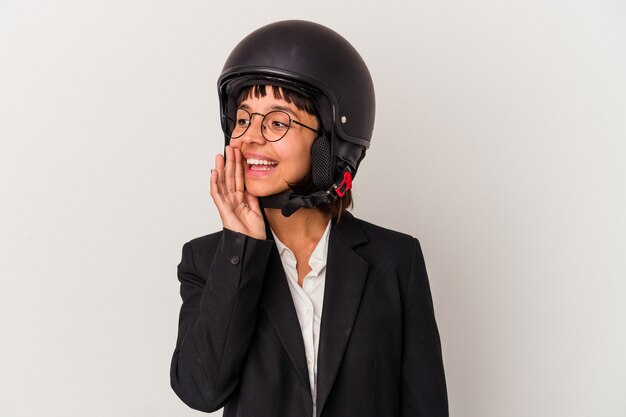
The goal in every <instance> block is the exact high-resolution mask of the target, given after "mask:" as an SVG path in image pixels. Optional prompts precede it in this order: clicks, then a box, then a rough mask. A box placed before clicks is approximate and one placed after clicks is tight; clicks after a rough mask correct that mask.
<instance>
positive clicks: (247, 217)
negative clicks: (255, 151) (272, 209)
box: [211, 145, 266, 239]
mask: <svg viewBox="0 0 626 417" xmlns="http://www.w3.org/2000/svg"><path fill="white" fill-rule="evenodd" d="M224 153H225V155H226V163H225V164H224V157H223V156H222V155H221V154H218V155H216V156H215V169H214V170H213V171H212V172H211V197H213V201H214V202H215V206H217V211H218V212H219V214H220V218H221V219H222V224H223V225H224V227H225V228H227V229H230V230H232V231H235V232H239V233H243V234H245V235H248V236H250V237H253V238H255V239H265V238H266V235H265V222H264V221H263V214H262V213H261V208H260V207H259V200H258V199H257V197H256V196H253V195H251V194H249V193H248V192H247V191H244V173H243V170H244V167H243V158H242V156H241V150H240V149H239V148H233V147H232V146H230V145H229V146H226V149H225V152H224Z"/></svg>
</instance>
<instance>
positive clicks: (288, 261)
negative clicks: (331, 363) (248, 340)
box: [272, 221, 331, 415]
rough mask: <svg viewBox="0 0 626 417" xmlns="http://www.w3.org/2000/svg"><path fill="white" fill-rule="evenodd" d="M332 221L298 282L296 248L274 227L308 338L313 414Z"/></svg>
mask: <svg viewBox="0 0 626 417" xmlns="http://www.w3.org/2000/svg"><path fill="white" fill-rule="evenodd" d="M330 224H331V222H330V221H329V222H328V225H327V226H326V230H325V231H324V234H323V235H322V238H321V239H320V241H319V242H318V243H317V246H315V249H313V253H311V257H310V258H309V266H310V267H311V272H309V273H308V274H307V275H306V277H304V281H303V283H302V287H300V285H298V271H297V270H296V263H297V262H296V257H295V256H294V254H293V252H292V251H291V250H290V249H289V248H288V247H287V246H285V244H284V243H283V242H281V241H280V240H279V239H278V237H277V236H276V234H275V233H274V231H273V230H272V234H273V235H274V241H275V242H276V247H277V248H278V253H279V254H280V260H281V262H282V264H283V268H284V270H285V275H286V276H287V282H288V283H289V291H291V297H292V298H293V304H294V306H295V307H296V313H297V314H298V321H299V322H300V330H302V339H303V340H304V350H305V353H306V362H307V366H308V370H309V382H310V385H311V396H312V397H313V415H315V411H316V392H317V350H318V349H317V348H318V346H319V336H320V323H321V322H322V305H323V303H324V286H325V283H326V259H327V255H328V238H329V236H330Z"/></svg>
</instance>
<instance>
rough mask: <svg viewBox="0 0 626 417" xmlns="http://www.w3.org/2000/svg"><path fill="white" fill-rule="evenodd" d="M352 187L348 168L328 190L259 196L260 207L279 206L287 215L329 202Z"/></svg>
mask: <svg viewBox="0 0 626 417" xmlns="http://www.w3.org/2000/svg"><path fill="white" fill-rule="evenodd" d="M350 188H352V174H351V173H350V171H349V170H348V169H346V170H345V171H344V173H343V178H342V179H341V181H338V182H337V183H335V184H333V186H332V187H330V188H329V189H328V190H321V191H316V192H314V193H312V194H309V195H298V194H295V193H293V192H291V191H285V192H282V193H279V194H274V195H270V196H267V197H259V204H260V205H261V208H279V209H281V210H280V212H281V213H282V215H283V216H285V217H289V216H291V215H292V214H293V213H295V212H296V211H297V210H298V209H300V208H302V207H306V208H315V207H318V206H320V205H324V204H330V203H333V202H335V201H337V198H339V197H343V196H344V194H345V193H346V191H348V190H349V189H350Z"/></svg>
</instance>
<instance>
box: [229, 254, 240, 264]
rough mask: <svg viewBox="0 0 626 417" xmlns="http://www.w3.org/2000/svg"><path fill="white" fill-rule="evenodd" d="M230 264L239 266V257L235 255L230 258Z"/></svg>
mask: <svg viewBox="0 0 626 417" xmlns="http://www.w3.org/2000/svg"><path fill="white" fill-rule="evenodd" d="M230 263H231V264H233V265H238V264H239V256H237V255H235V256H233V257H232V258H230Z"/></svg>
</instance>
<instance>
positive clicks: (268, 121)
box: [263, 111, 291, 142]
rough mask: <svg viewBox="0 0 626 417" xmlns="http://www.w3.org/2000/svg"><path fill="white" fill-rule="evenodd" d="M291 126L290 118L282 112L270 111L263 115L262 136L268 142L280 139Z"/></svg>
mask: <svg viewBox="0 0 626 417" xmlns="http://www.w3.org/2000/svg"><path fill="white" fill-rule="evenodd" d="M289 126H291V117H289V115H288V114H287V113H285V112H284V111H271V112H269V113H267V115H265V121H264V122H263V127H264V129H263V136H264V137H265V139H267V140H269V141H270V142H275V141H277V140H279V139H282V137H283V136H285V135H286V134H287V131H288V130H289Z"/></svg>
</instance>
